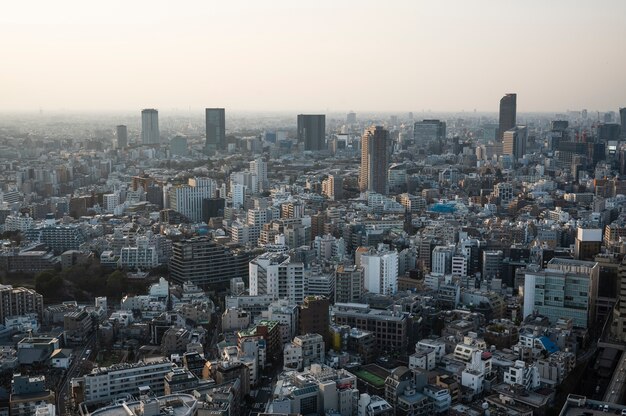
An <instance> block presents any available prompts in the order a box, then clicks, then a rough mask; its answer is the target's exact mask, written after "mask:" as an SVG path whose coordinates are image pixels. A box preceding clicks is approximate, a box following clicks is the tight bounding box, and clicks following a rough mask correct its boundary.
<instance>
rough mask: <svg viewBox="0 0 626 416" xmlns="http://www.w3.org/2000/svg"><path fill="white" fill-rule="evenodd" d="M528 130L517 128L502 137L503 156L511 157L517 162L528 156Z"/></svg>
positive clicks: (522, 127)
mask: <svg viewBox="0 0 626 416" xmlns="http://www.w3.org/2000/svg"><path fill="white" fill-rule="evenodd" d="M527 141H528V130H527V129H526V127H524V126H515V127H513V128H512V129H510V130H507V131H505V132H504V135H503V136H502V154H503V155H511V156H513V158H515V160H516V161H517V160H518V159H521V158H522V157H524V155H525V154H526V143H527Z"/></svg>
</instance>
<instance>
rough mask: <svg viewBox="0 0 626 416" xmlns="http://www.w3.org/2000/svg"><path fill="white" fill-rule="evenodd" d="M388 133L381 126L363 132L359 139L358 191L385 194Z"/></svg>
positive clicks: (387, 164)
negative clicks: (359, 166)
mask: <svg viewBox="0 0 626 416" xmlns="http://www.w3.org/2000/svg"><path fill="white" fill-rule="evenodd" d="M388 147H389V131H387V130H385V129H383V128H382V127H381V126H375V127H374V126H372V127H370V128H368V129H367V130H365V133H364V134H363V137H362V139H361V170H360V172H359V189H360V190H361V192H365V191H371V192H377V193H379V194H382V195H386V194H387V186H388V184H387V168H388V167H389V149H388Z"/></svg>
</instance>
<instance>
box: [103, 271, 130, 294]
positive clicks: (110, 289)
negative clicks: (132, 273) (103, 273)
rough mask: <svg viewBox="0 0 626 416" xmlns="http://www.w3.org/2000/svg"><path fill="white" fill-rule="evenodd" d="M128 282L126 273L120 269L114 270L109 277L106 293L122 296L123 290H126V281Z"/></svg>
mask: <svg viewBox="0 0 626 416" xmlns="http://www.w3.org/2000/svg"><path fill="white" fill-rule="evenodd" d="M125 282H126V275H124V273H122V272H121V271H119V270H116V271H114V272H113V273H111V274H110V275H109V277H107V283H106V293H107V296H109V297H112V298H120V297H121V296H122V290H124V283H125Z"/></svg>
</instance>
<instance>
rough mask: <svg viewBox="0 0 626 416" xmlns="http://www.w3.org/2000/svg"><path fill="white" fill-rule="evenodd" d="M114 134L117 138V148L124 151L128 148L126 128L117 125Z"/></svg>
mask: <svg viewBox="0 0 626 416" xmlns="http://www.w3.org/2000/svg"><path fill="white" fill-rule="evenodd" d="M115 133H116V136H117V148H118V149H124V148H125V147H128V130H127V129H126V126H124V125H119V126H117V127H116V128H115Z"/></svg>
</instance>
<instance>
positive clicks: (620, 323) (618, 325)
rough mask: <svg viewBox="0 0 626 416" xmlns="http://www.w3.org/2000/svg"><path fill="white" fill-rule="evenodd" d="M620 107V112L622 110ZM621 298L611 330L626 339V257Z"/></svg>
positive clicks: (621, 269)
mask: <svg viewBox="0 0 626 416" xmlns="http://www.w3.org/2000/svg"><path fill="white" fill-rule="evenodd" d="M621 110H622V109H621V108H620V112H621ZM617 277H618V285H619V293H618V296H619V300H618V302H619V303H618V304H617V305H616V306H615V310H614V312H613V323H612V327H611V332H612V333H613V335H615V336H616V337H617V338H618V339H619V340H620V341H622V342H624V341H626V258H624V259H623V260H622V262H621V263H620V265H619V267H618V269H617Z"/></svg>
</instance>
